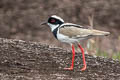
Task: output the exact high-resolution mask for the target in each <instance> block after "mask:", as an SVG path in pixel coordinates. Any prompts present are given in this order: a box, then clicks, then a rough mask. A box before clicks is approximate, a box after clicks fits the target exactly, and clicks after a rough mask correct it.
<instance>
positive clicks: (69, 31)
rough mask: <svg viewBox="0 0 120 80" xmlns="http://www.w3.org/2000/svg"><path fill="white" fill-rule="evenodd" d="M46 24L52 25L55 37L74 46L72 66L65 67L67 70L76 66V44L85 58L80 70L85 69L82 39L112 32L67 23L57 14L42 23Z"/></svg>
mask: <svg viewBox="0 0 120 80" xmlns="http://www.w3.org/2000/svg"><path fill="white" fill-rule="evenodd" d="M45 24H46V25H48V26H49V27H50V29H51V32H52V33H53V35H54V37H55V38H56V39H57V40H59V41H61V42H64V43H68V44H70V45H71V47H72V62H71V65H70V67H68V68H64V69H65V70H73V68H74V60H75V48H74V44H77V45H78V47H79V48H80V50H81V53H82V58H83V67H82V68H81V69H80V70H81V71H84V70H86V68H87V65H86V61H85V54H84V49H83V48H82V46H81V45H80V41H81V40H86V39H90V38H92V37H96V36H107V35H109V34H110V32H106V31H100V30H96V29H89V28H85V27H84V26H81V25H78V24H74V23H65V22H64V20H63V19H62V18H61V17H59V16H57V15H52V16H50V17H49V18H48V19H47V20H46V21H45V22H43V23H41V25H45Z"/></svg>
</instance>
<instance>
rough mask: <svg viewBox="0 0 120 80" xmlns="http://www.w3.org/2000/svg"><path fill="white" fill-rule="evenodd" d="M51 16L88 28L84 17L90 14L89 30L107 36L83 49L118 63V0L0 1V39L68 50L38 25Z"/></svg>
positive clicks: (45, 28)
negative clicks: (102, 31) (41, 44)
mask: <svg viewBox="0 0 120 80" xmlns="http://www.w3.org/2000/svg"><path fill="white" fill-rule="evenodd" d="M53 14H55V15H58V16H61V17H62V18H63V19H64V20H65V22H72V23H76V24H80V25H83V26H89V21H88V16H90V15H91V14H93V15H94V26H93V28H95V29H99V30H104V31H109V32H111V35H110V36H108V37H102V38H94V39H91V40H90V47H89V49H87V48H86V46H84V48H86V50H87V52H88V53H89V54H92V55H98V56H105V57H109V58H114V59H119V60H120V0H74V1H73V0H0V37H1V38H10V39H11V38H12V39H21V40H25V41H36V42H41V43H45V44H50V45H55V46H58V47H63V48H66V49H70V46H69V45H67V44H63V43H61V42H59V41H57V40H56V39H55V38H54V36H53V35H52V33H51V32H50V29H49V27H47V26H41V25H40V24H41V22H43V21H45V20H46V19H47V18H48V17H49V16H51V15H53Z"/></svg>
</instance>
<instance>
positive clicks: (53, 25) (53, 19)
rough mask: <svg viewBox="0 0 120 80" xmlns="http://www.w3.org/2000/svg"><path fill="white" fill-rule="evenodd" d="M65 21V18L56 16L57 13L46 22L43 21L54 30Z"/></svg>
mask: <svg viewBox="0 0 120 80" xmlns="http://www.w3.org/2000/svg"><path fill="white" fill-rule="evenodd" d="M63 23H64V20H63V19H62V18H60V17H59V16H56V15H52V16H50V17H49V18H48V20H47V21H46V22H44V23H42V25H43V24H47V25H48V26H49V27H50V28H51V30H52V31H53V30H54V29H56V28H57V27H59V26H60V25H61V24H63Z"/></svg>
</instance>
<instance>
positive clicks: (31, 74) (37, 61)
mask: <svg viewBox="0 0 120 80" xmlns="http://www.w3.org/2000/svg"><path fill="white" fill-rule="evenodd" d="M85 56H86V61H87V70H86V71H83V72H82V71H80V69H81V68H82V66H83V65H82V55H81V53H76V56H75V67H74V70H73V71H67V70H64V69H63V68H65V67H69V66H70V62H71V57H72V53H71V51H67V50H64V49H61V48H57V47H52V46H49V45H46V44H41V43H37V42H25V41H22V40H12V39H3V38H0V80H120V62H119V61H115V60H112V59H107V58H102V57H92V56H88V55H85Z"/></svg>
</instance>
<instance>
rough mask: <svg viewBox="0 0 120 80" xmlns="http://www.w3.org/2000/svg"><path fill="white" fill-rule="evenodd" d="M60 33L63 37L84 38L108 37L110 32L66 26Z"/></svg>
mask: <svg viewBox="0 0 120 80" xmlns="http://www.w3.org/2000/svg"><path fill="white" fill-rule="evenodd" d="M59 32H60V33H61V34H63V35H66V36H68V37H70V38H80V37H82V38H84V37H89V36H100V35H108V34H109V32H105V31H99V30H95V29H84V28H82V27H74V26H69V27H68V26H64V27H61V28H60V29H59Z"/></svg>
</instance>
